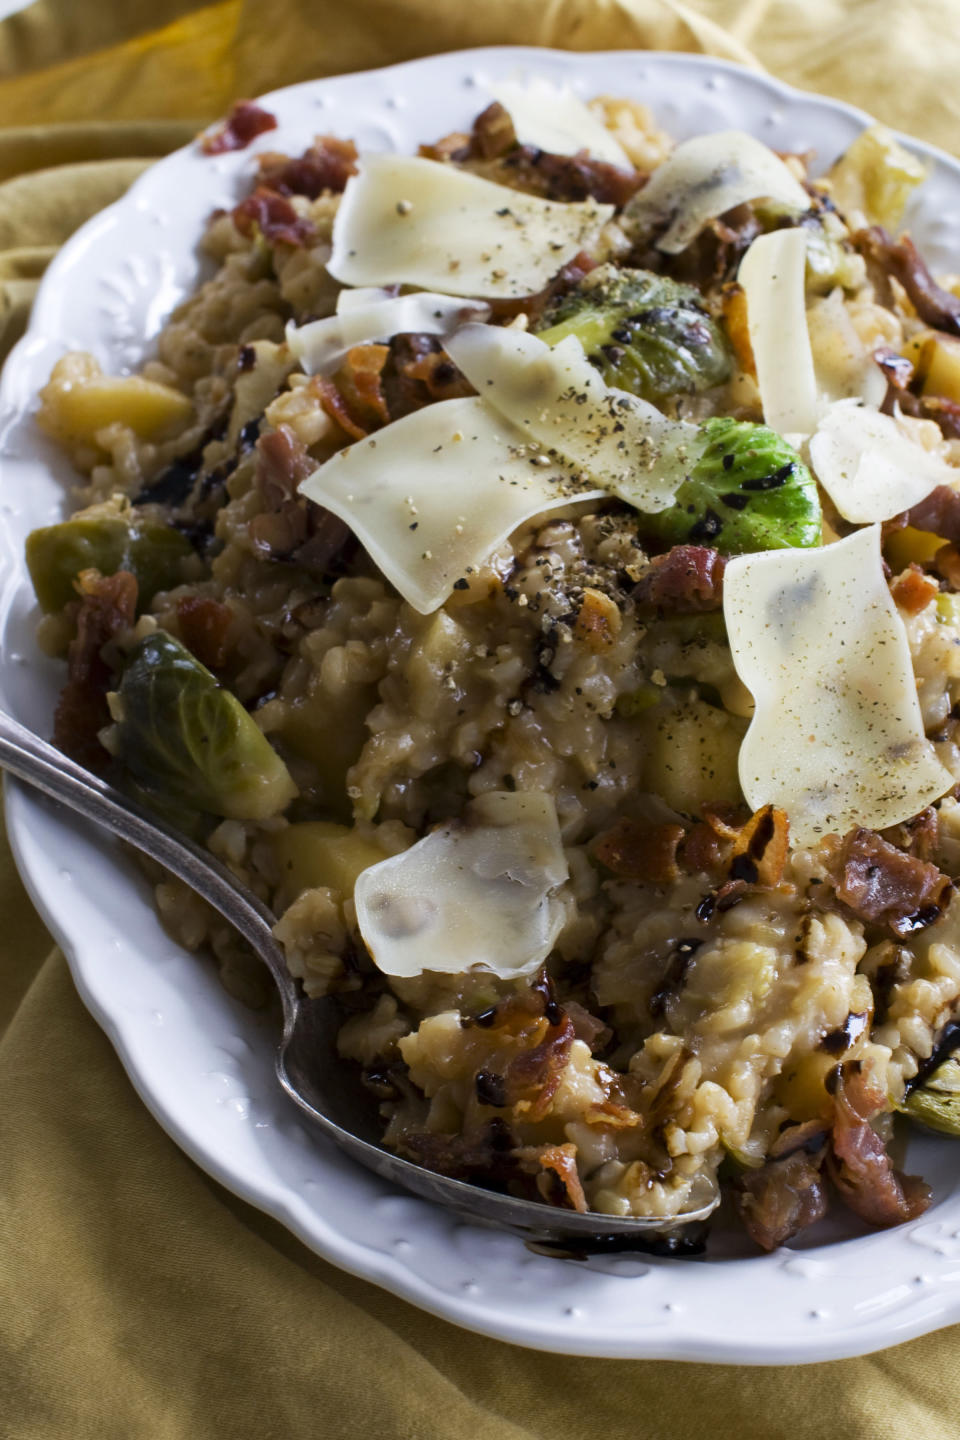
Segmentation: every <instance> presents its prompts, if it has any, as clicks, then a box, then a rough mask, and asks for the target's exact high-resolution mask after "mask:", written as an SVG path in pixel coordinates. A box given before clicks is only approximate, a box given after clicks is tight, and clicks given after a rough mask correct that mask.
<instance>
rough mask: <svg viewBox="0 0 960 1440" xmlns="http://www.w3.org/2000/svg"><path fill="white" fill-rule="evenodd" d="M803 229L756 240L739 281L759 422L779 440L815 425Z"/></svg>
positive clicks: (774, 232) (816, 407)
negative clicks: (760, 404)
mask: <svg viewBox="0 0 960 1440" xmlns="http://www.w3.org/2000/svg"><path fill="white" fill-rule="evenodd" d="M806 255H807V242H806V237H805V236H804V233H803V231H802V230H773V231H772V232H771V233H770V234H769V235H760V236H758V237H757V239H756V240H754V242H753V244H752V245H751V246H750V248H749V250H748V251H747V253H746V255H744V257H743V259H742V261H741V262H740V272H739V274H738V276H737V279H738V280H739V282H740V284H741V285H742V286H743V291H744V294H745V295H746V298H747V328H748V330H749V333H750V345H751V348H752V349H753V358H754V361H755V362H756V367H757V385H758V386H759V388H760V399H761V400H762V402H763V418H764V420H765V422H766V424H767V425H769V426H770V428H771V429H772V430H777V431H779V433H780V434H781V435H809V434H810V433H811V432H812V431H813V430H814V429H815V428H816V424H817V412H818V402H817V377H816V373H815V371H814V368H813V352H812V350H811V349H810V335H809V333H808V331H807V314H806V299H805V290H804V267H805V264H806Z"/></svg>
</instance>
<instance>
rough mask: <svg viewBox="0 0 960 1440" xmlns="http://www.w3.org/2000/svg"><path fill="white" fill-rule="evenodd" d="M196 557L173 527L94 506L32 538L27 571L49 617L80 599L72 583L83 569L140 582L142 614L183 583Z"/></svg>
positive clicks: (34, 533)
mask: <svg viewBox="0 0 960 1440" xmlns="http://www.w3.org/2000/svg"><path fill="white" fill-rule="evenodd" d="M192 553H193V549H192V546H191V545H190V542H189V540H187V538H186V537H185V536H184V535H181V533H180V531H179V530H174V529H173V527H172V526H169V525H162V524H158V523H157V522H156V521H150V520H143V519H141V518H140V517H139V516H137V515H136V513H135V512H131V511H127V512H126V513H123V512H120V511H118V510H117V509H116V508H115V507H113V506H112V505H103V506H100V505H96V506H91V507H90V509H89V510H84V511H81V512H80V513H79V514H77V515H74V516H73V517H72V518H71V519H69V520H64V521H62V522H61V523H60V524H59V525H46V526H44V527H43V528H42V529H40V530H33V531H32V532H31V533H30V535H28V536H27V543H26V556H27V568H28V570H29V571H30V579H31V580H32V581H33V588H34V590H35V591H36V592H37V599H38V600H39V602H40V608H41V609H42V610H43V611H44V613H45V614H47V615H50V614H54V613H56V612H57V611H58V610H62V609H63V607H64V605H66V604H67V603H68V602H69V601H70V600H75V599H76V598H77V592H76V590H75V589H74V586H73V582H74V580H75V579H76V578H77V576H78V575H79V574H80V572H81V571H82V570H91V569H92V570H99V571H100V574H101V575H115V574H116V573H117V571H118V570H129V571H130V572H131V574H133V575H135V576H136V578H137V602H138V606H139V608H140V609H141V610H142V609H143V608H144V607H145V606H146V605H149V603H150V601H151V600H152V599H153V597H154V595H155V594H156V593H157V591H158V590H169V589H172V588H173V586H175V585H179V584H181V583H182V582H183V579H184V575H183V561H184V560H185V559H186V557H187V556H188V555H191V554H192Z"/></svg>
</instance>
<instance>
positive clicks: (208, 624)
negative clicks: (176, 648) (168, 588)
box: [177, 595, 233, 670]
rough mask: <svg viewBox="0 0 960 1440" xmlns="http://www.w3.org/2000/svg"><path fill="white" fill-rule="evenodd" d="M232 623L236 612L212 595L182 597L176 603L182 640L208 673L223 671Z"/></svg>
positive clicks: (228, 648)
mask: <svg viewBox="0 0 960 1440" xmlns="http://www.w3.org/2000/svg"><path fill="white" fill-rule="evenodd" d="M232 622H233V611H232V610H231V609H230V607H229V605H224V604H222V603H221V601H219V600H214V599H213V598H212V596H209V595H183V596H181V598H180V599H179V600H178V601H177V624H178V625H179V627H180V638H181V640H182V641H183V643H184V645H186V647H187V649H188V650H189V651H190V653H191V654H192V655H195V656H196V657H197V659H198V660H199V661H200V664H201V665H206V667H207V669H208V670H220V669H222V667H223V666H224V665H225V664H226V659H227V655H228V654H229V650H230V645H229V640H228V634H229V630H230V626H231V624H232Z"/></svg>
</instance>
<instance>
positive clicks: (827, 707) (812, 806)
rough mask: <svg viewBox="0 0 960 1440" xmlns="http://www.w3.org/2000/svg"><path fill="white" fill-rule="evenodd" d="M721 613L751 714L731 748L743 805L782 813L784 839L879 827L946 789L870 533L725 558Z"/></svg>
mask: <svg viewBox="0 0 960 1440" xmlns="http://www.w3.org/2000/svg"><path fill="white" fill-rule="evenodd" d="M723 594H724V600H723V610H724V617H725V619H726V623H727V631H728V633H729V636H730V648H731V652H732V654H733V661H734V665H735V666H736V670H737V673H738V675H739V676H740V678H741V680H742V681H743V683H744V684H745V685H746V686H747V688H748V689H749V690H750V691H751V692H752V694H753V698H754V702H755V705H756V710H755V713H754V717H753V720H752V721H751V723H750V727H749V729H748V730H747V733H746V736H745V737H744V740H743V744H742V745H741V747H740V761H739V770H740V784H741V787H742V789H743V793H744V795H745V796H746V798H747V801H748V803H749V805H750V806H751V808H752V809H754V810H757V809H759V808H760V806H762V805H766V804H774V805H779V806H781V807H782V808H783V809H784V810H786V811H787V814H788V815H789V817H790V829H791V835H792V838H793V840H794V842H795V843H799V844H801V845H809V844H815V843H816V841H817V840H818V839H819V838H820V837H821V836H822V835H826V834H828V833H829V832H830V831H839V832H841V833H842V832H844V831H846V830H849V829H850V827H851V826H853V825H865V826H867V827H869V828H870V829H873V830H880V829H882V828H883V827H884V826H886V825H895V824H898V823H899V822H900V821H902V820H907V819H909V817H910V816H911V815H916V814H917V812H918V811H920V810H922V809H923V808H924V806H925V805H929V804H931V802H932V801H934V800H936V799H938V798H939V797H940V796H941V795H943V794H944V793H945V792H946V791H947V790H949V789H950V787H951V786H952V785H953V783H954V782H953V776H952V775H951V774H950V772H949V770H947V769H946V768H945V767H944V766H943V765H941V763H940V761H939V760H938V759H937V756H936V752H935V751H934V748H933V746H932V745H931V743H930V741H929V740H927V738H926V736H925V735H924V732H923V720H922V717H921V713H920V703H919V700H918V698H917V687H916V681H915V679H914V675H913V668H912V665H911V661H910V649H909V646H908V644H907V636H906V631H905V630H904V626H903V621H902V620H901V619H900V617H899V615H898V614H897V610H896V607H895V606H894V603H893V600H892V598H891V595H890V591H889V588H888V586H887V582H886V580H885V579H884V576H883V565H882V561H881V557H880V528H879V526H870V527H869V528H867V529H864V530H858V531H856V532H855V533H854V534H853V535H850V536H849V537H848V538H847V539H846V540H840V541H838V542H837V543H836V544H834V545H828V546H826V547H825V548H823V549H818V550H768V551H766V552H764V553H763V554H758V555H744V556H741V557H739V558H737V559H734V560H731V561H730V562H729V563H728V565H727V569H726V573H725V576H724V587H723Z"/></svg>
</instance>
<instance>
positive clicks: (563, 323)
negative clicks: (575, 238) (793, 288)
mask: <svg viewBox="0 0 960 1440" xmlns="http://www.w3.org/2000/svg"><path fill="white" fill-rule="evenodd" d="M597 277H598V278H597ZM538 333H539V336H540V339H541V340H543V341H545V342H546V344H548V345H556V344H558V343H559V342H560V341H561V340H564V339H566V337H567V336H568V335H575V336H576V337H577V339H578V340H579V341H580V343H581V345H582V346H583V349H584V352H585V353H586V355H587V357H588V359H589V360H590V361H591V363H592V364H593V365H595V366H596V367H597V369H598V370H599V371H600V373H601V375H602V376H603V378H604V380H605V381H606V383H607V384H608V385H614V386H616V387H617V388H618V389H620V390H627V391H629V392H630V394H632V395H640V396H642V397H643V399H644V400H649V401H651V402H654V403H655V402H657V401H658V400H663V399H665V398H666V397H667V396H670V395H690V394H694V393H696V392H699V391H701V390H707V389H709V388H710V387H711V386H713V385H721V384H723V382H724V381H725V380H728V379H729V378H730V375H731V372H732V361H731V356H730V350H729V348H728V345H727V341H726V338H725V336H724V334H723V332H722V330H721V329H720V327H719V326H718V325H717V323H716V322H715V321H714V320H713V319H712V317H711V316H710V315H708V314H707V312H706V310H704V308H703V303H702V299H701V296H700V293H699V291H697V290H695V289H694V288H693V286H691V285H680V284H678V283H677V282H676V281H674V280H668V279H665V278H664V277H663V276H661V275H654V274H652V273H651V272H649V271H647V270H620V271H615V272H610V271H608V270H606V268H605V269H604V270H603V271H596V272H594V274H593V275H591V276H590V277H588V279H587V281H586V283H585V284H583V285H582V286H581V287H580V288H579V289H577V290H574V291H571V292H570V293H569V294H568V295H564V296H563V297H562V298H561V299H559V300H558V301H557V302H556V304H555V305H553V306H552V307H551V308H550V309H549V310H548V312H547V314H546V315H545V316H544V320H543V326H542V328H540V329H539V332H538Z"/></svg>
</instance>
